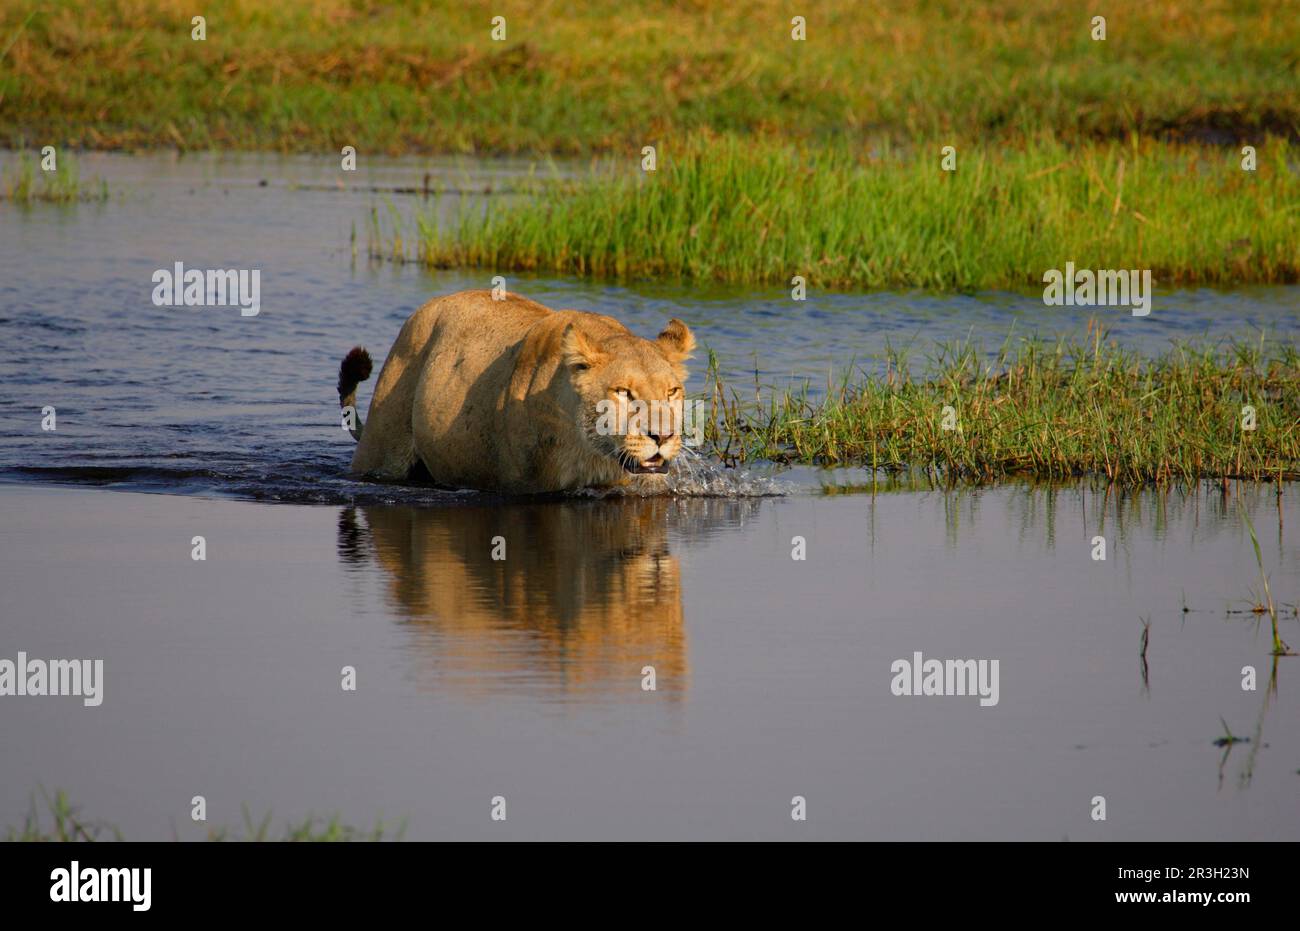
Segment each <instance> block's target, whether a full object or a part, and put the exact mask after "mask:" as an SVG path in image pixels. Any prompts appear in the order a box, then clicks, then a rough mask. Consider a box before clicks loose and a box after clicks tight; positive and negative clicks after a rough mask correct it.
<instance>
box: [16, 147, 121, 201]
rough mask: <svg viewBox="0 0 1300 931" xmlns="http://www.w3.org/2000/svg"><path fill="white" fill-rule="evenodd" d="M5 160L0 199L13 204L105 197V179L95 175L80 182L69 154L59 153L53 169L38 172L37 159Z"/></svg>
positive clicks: (23, 156) (75, 165)
mask: <svg viewBox="0 0 1300 931" xmlns="http://www.w3.org/2000/svg"><path fill="white" fill-rule="evenodd" d="M7 161H8V164H6V165H5V166H4V168H3V169H0V200H7V201H9V202H11V203H15V204H32V203H38V202H45V203H55V204H70V203H76V202H78V201H104V200H108V182H107V181H104V180H102V179H98V178H96V179H92V180H91V181H89V182H86V181H82V180H81V177H80V174H79V173H78V171H77V163H76V161H74V160H73V158H72V156H71V155H69V154H66V153H64V154H61V155H59V157H58V166H59V167H58V170H57V171H42V170H41V169H40V167H39V160H38V159H35V158H33V157H31V156H29V155H27V154H23V155H21V156H19V157H18V159H17V160H16V161H15V160H13V159H12V158H10V159H8V160H7Z"/></svg>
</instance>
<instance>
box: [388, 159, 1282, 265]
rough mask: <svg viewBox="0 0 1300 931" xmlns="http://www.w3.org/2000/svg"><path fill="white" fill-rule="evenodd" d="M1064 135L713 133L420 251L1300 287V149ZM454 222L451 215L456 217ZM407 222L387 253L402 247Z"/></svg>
mask: <svg viewBox="0 0 1300 931" xmlns="http://www.w3.org/2000/svg"><path fill="white" fill-rule="evenodd" d="M1259 156H1260V161H1259V164H1258V168H1257V170H1256V171H1253V172H1248V171H1243V170H1241V167H1240V156H1239V155H1237V154H1235V153H1234V152H1233V151H1231V150H1227V151H1225V150H1213V149H1206V148H1204V147H1184V146H1171V145H1154V144H1138V143H1132V144H1122V143H1100V144H1089V145H1084V146H1081V147H1074V148H1067V147H1065V146H1063V145H1061V144H1060V143H1058V142H1055V141H1039V142H1029V143H1025V144H1023V145H1016V146H1009V145H1008V146H998V147H992V146H986V147H982V148H979V149H972V150H967V151H962V150H958V153H957V159H958V161H957V170H956V171H951V172H949V171H943V170H941V168H940V148H939V146H938V145H933V146H920V147H917V148H916V149H913V150H910V151H907V152H905V153H904V152H882V153H881V154H880V155H879V156H878V157H874V158H873V157H870V156H868V155H866V154H865V153H862V152H858V151H855V150H851V149H848V148H846V147H842V146H830V147H821V148H818V149H813V150H808V149H803V148H800V147H796V146H791V145H786V144H782V143H776V142H762V143H760V142H757V141H754V140H741V139H737V138H735V137H722V138H714V137H709V136H703V135H701V136H696V137H692V138H691V139H690V140H688V141H686V142H684V143H683V144H682V145H681V146H680V147H672V146H669V147H667V148H666V150H665V151H663V152H661V153H660V160H659V166H658V169H657V170H656V171H654V172H641V171H640V170H639V169H633V170H627V171H622V172H617V173H610V172H601V173H596V174H594V175H593V176H592V178H591V179H590V180H589V181H587V182H585V183H580V184H576V185H575V184H573V183H556V184H555V185H553V186H552V187H551V188H550V189H549V190H548V191H547V192H545V193H542V194H541V195H539V196H537V197H535V198H532V199H530V200H528V201H524V202H519V203H515V204H512V205H507V206H502V205H500V204H496V203H492V204H489V205H488V207H487V208H486V209H483V208H482V207H481V205H477V204H475V205H471V206H469V207H463V208H462V209H461V210H459V211H458V212H455V213H453V215H452V219H451V220H450V221H446V220H444V221H443V222H442V223H439V220H438V216H439V211H438V209H437V206H436V205H435V207H434V209H432V210H429V211H426V212H425V213H424V214H423V215H421V216H419V217H417V218H416V219H415V222H414V228H415V231H416V232H417V233H418V237H417V238H416V240H415V241H414V243H413V244H412V245H411V248H409V249H406V250H405V251H407V252H409V253H410V255H409V257H411V258H414V259H416V260H418V261H420V262H423V263H425V264H428V265H432V266H436V267H449V266H477V267H483V268H490V269H493V270H500V271H504V270H512V269H513V270H527V271H542V272H552V273H560V274H570V275H591V276H599V277H609V278H642V277H665V276H666V277H670V278H682V279H694V280H701V279H703V280H714V281H723V282H747V283H752V282H768V283H780V284H785V285H787V286H788V283H789V282H790V280H791V278H792V277H793V276H795V275H801V276H803V277H804V278H805V279H806V282H807V284H808V285H809V286H811V287H826V288H848V287H857V288H913V287H915V288H928V289H942V290H950V289H955V290H979V289H988V288H1021V287H1026V286H1030V287H1035V286H1036V287H1037V288H1040V289H1041V288H1042V287H1043V283H1042V282H1043V277H1042V276H1043V272H1044V271H1045V270H1047V269H1052V268H1055V269H1063V268H1064V267H1065V263H1066V262H1067V261H1072V262H1074V263H1075V266H1076V267H1078V268H1094V269H1099V268H1108V269H1110V268H1113V269H1132V268H1138V269H1148V268H1149V269H1151V270H1152V275H1153V277H1154V279H1155V282H1156V284H1157V285H1158V286H1162V287H1168V286H1171V285H1189V284H1226V283H1230V282H1293V281H1296V280H1300V249H1297V247H1296V244H1297V243H1298V242H1300V171H1297V170H1296V168H1295V167H1293V163H1294V162H1295V161H1296V159H1297V158H1300V150H1297V147H1296V146H1295V145H1292V144H1288V143H1286V142H1284V141H1281V140H1271V141H1269V142H1267V143H1261V146H1260V148H1259ZM444 216H445V214H444ZM399 235H400V225H399V224H398V223H397V222H396V221H393V222H392V223H391V225H390V228H388V229H386V230H384V231H383V233H382V235H381V237H380V243H379V244H378V248H372V251H374V252H377V253H379V254H383V255H386V256H391V255H393V254H394V253H395V252H397V253H400V252H403V251H404V250H403V249H402V248H399V244H398V243H397V240H398V238H399Z"/></svg>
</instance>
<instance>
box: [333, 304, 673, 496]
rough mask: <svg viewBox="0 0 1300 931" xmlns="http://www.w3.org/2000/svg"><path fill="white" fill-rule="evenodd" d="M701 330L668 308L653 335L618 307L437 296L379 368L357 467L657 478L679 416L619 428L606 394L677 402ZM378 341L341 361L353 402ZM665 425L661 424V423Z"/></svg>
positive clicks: (499, 478) (446, 475)
mask: <svg viewBox="0 0 1300 931" xmlns="http://www.w3.org/2000/svg"><path fill="white" fill-rule="evenodd" d="M694 346H695V337H694V336H693V335H692V334H691V331H690V330H689V329H688V328H687V327H686V324H684V323H682V322H681V321H680V320H676V319H673V320H670V321H669V322H668V326H667V327H666V328H665V329H664V331H663V332H662V333H660V334H659V337H658V338H657V339H654V340H647V339H641V338H640V337H637V336H634V335H633V334H632V333H631V332H630V331H629V330H628V329H627V327H625V326H623V324H621V323H619V322H618V321H617V320H615V319H614V318H612V317H606V316H604V315H602V314H592V313H585V312H583V311H578V310H551V309H550V308H547V307H543V306H542V305H541V304H538V303H536V302H535V301H530V300H528V299H526V298H523V297H519V296H517V295H513V294H512V295H507V296H506V297H505V299H504V300H494V299H493V298H492V295H491V292H489V291H462V292H460V293H458V294H450V295H447V296H446V297H440V298H435V299H433V300H431V301H429V302H428V303H427V304H425V305H424V306H423V307H421V308H420V309H419V310H417V311H416V312H415V313H413V314H412V315H411V316H410V318H409V319H408V320H407V321H406V324H405V325H404V326H403V327H402V331H401V333H399V334H398V336H397V341H396V342H395V343H394V344H393V348H392V349H391V350H389V353H388V359H387V361H386V362H384V367H383V370H382V371H381V372H380V373H379V381H378V383H377V384H376V386H375V394H374V398H373V399H372V400H371V402H370V413H369V415H368V416H367V418H366V420H365V422H364V424H363V423H362V422H361V421H360V420H357V421H356V426H355V428H354V429H353V430H352V435H353V436H354V437H356V439H357V440H358V441H359V442H358V445H357V450H356V454H355V455H354V456H353V457H352V471H353V472H354V473H357V474H362V475H368V476H372V477H376V478H381V479H387V480H396V481H402V480H406V479H415V478H421V479H428V480H431V481H433V482H436V483H438V484H441V485H453V486H457V487H462V488H477V489H481V490H485V491H501V492H509V493H531V492H554V491H567V490H572V489H578V488H587V487H593V486H595V487H599V486H613V485H622V484H626V483H628V482H629V481H631V480H632V476H636V481H638V482H645V483H647V484H648V485H649V487H650V490H654V489H655V488H657V487H660V486H662V484H663V480H664V473H665V472H667V468H668V463H669V462H670V461H672V459H673V457H674V456H676V455H677V454H678V453H679V452H680V451H681V448H682V435H681V430H680V418H679V417H678V418H674V417H654V418H652V419H650V420H649V421H648V422H649V423H650V424H653V425H654V426H652V427H651V428H650V430H641V429H638V418H636V417H633V418H631V419H630V420H628V421H627V423H626V429H625V430H619V431H611V430H609V429H608V419H605V420H603V421H602V411H604V412H608V411H609V409H610V408H609V406H608V405H601V406H598V405H599V402H601V401H609V402H611V404H613V405H619V406H621V408H620V409H626V408H627V406H628V403H629V402H632V401H644V402H650V403H653V402H661V404H660V405H657V407H662V406H664V405H667V406H668V407H669V408H670V409H671V408H672V406H673V405H676V407H675V409H676V410H677V411H678V412H680V410H681V402H682V400H683V387H682V382H683V381H684V380H685V378H686V369H685V367H684V366H683V362H684V361H685V360H686V359H687V358H688V357H689V356H690V352H691V350H692V349H693V348H694ZM370 370H371V361H370V356H369V354H368V353H367V352H366V351H365V350H364V349H362V348H361V347H360V346H358V347H356V348H355V349H353V350H352V351H351V352H349V353H348V354H347V356H346V357H345V358H344V360H343V364H342V365H341V366H340V367H339V384H338V390H339V403H340V405H341V406H342V407H344V408H349V407H353V408H355V404H356V394H357V384H358V383H359V382H361V381H364V380H365V379H366V378H369V377H370ZM655 431H657V432H655Z"/></svg>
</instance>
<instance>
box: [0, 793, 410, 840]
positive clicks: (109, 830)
mask: <svg viewBox="0 0 1300 931" xmlns="http://www.w3.org/2000/svg"><path fill="white" fill-rule="evenodd" d="M40 795H41V806H38V804H37V801H36V799H35V797H33V798H32V803H31V807H30V809H29V810H28V812H27V814H26V815H25V816H24V818H23V822H22V824H21V825H19V826H18V827H10V828H9V829H8V830H7V831H6V832H5V834H4V836H3V840H4V841H6V842H9V843H13V842H25V843H53V842H69V841H87V842H93V841H101V840H116V841H121V840H124V839H125V838H123V836H122V833H121V832H120V831H119V830H118V829H117V828H115V827H113V826H112V825H110V824H108V823H106V822H103V821H92V820H89V819H87V818H85V817H84V816H83V815H82V814H81V812H80V809H78V808H77V807H76V806H74V805H73V804H72V803H71V802H70V801H69V800H68V796H67V793H65V792H63V791H61V790H60V791H56V792H55V793H54V794H53V795H50V794H49V793H48V792H46V791H45V790H43V789H42V790H41V792H40ZM243 819H244V824H243V828H242V831H232V830H230V829H228V828H224V827H213V828H210V829H209V830H208V836H207V839H208V840H209V841H253V842H262V841H312V842H318V843H319V842H328V841H382V840H401V838H402V835H403V834H404V833H405V831H406V826H405V824H404V823H399V824H386V823H385V822H383V821H379V822H376V824H375V826H374V828H372V829H370V830H362V829H359V828H354V827H349V826H348V825H345V824H343V823H342V822H341V821H340V820H339V819H338V817H337V816H336V817H330V818H323V817H319V816H316V815H308V816H307V817H306V818H304V819H303V820H301V821H296V822H288V823H286V824H285V825H284V827H283V828H282V829H281V830H279V831H276V830H274V829H273V827H272V824H271V816H270V814H269V813H268V814H267V815H266V816H265V817H264V818H262V819H261V820H260V821H257V820H254V818H253V817H252V815H251V813H250V812H249V811H248V809H247V808H245V809H244V810H243Z"/></svg>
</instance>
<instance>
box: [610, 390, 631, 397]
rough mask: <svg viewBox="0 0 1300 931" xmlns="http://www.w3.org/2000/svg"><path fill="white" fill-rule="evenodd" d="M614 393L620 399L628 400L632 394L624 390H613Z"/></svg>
mask: <svg viewBox="0 0 1300 931" xmlns="http://www.w3.org/2000/svg"><path fill="white" fill-rule="evenodd" d="M614 393H615V394H616V395H618V396H619V397H620V398H630V397H631V396H632V392H630V391H628V390H627V389H626V388H615V389H614Z"/></svg>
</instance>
